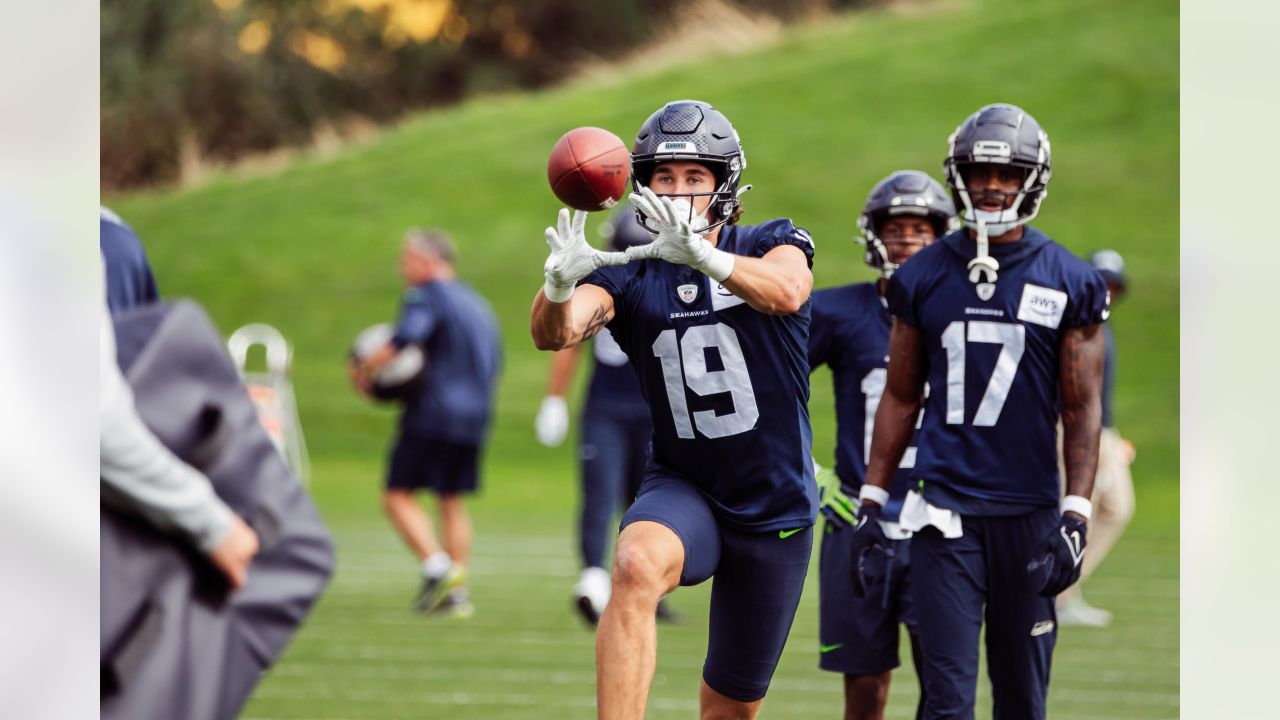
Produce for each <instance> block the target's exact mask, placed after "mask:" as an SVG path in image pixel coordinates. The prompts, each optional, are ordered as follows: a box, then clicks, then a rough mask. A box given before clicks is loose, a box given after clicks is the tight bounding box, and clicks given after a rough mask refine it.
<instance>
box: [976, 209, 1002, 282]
mask: <svg viewBox="0 0 1280 720" xmlns="http://www.w3.org/2000/svg"><path fill="white" fill-rule="evenodd" d="M977 226H978V228H977V230H978V256H977V257H975V258H974V259H972V260H970V261H969V282H971V283H974V284H975V285H976V284H978V283H983V282H989V283H994V282H995V281H996V277H997V274H996V271H997V270H999V269H1000V262H999V261H998V260H996V259H995V258H993V257H991V255H989V254H988V253H987V249H988V244H989V243H988V240H987V222H986V221H985V220H982V219H981V218H979V219H978V221H977ZM984 275H985V276H986V279H985V280H984V279H983V276H984Z"/></svg>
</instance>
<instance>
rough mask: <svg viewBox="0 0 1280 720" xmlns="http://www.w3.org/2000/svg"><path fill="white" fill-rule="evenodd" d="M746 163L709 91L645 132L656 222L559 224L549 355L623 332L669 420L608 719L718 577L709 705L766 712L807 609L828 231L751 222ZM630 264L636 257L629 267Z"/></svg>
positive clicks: (636, 534) (660, 425)
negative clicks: (686, 601) (660, 616)
mask: <svg viewBox="0 0 1280 720" xmlns="http://www.w3.org/2000/svg"><path fill="white" fill-rule="evenodd" d="M745 167H746V158H745V157H744V155H743V152H742V145H741V143H740V142H739V140H738V134H737V132H736V131H735V130H734V128H733V126H732V125H731V124H730V123H729V120H728V119H727V118H726V117H725V116H724V115H723V114H721V113H720V112H719V111H718V110H716V109H715V108H713V107H711V106H710V105H708V104H707V103H704V102H697V101H692V100H685V101H677V102H672V103H668V104H667V105H665V106H664V107H662V108H661V109H659V110H658V111H657V112H655V113H654V114H653V115H652V116H651V117H650V118H649V119H648V120H646V121H645V123H644V125H643V126H641V128H640V131H639V132H638V133H637V136H636V141H635V145H634V148H633V153H632V164H631V168H632V177H633V181H634V188H635V192H634V193H633V194H632V195H631V202H632V204H633V205H634V206H635V208H636V211H637V219H638V220H639V221H640V223H641V225H643V226H644V227H645V228H647V229H648V230H649V231H650V232H651V233H653V234H654V235H655V239H654V241H653V242H652V243H650V244H648V245H642V246H640V247H634V248H630V249H629V250H627V252H626V253H619V252H614V253H603V252H600V251H597V250H594V249H592V248H591V247H590V246H589V245H588V244H587V242H586V239H585V238H584V237H583V235H582V226H583V223H584V221H585V217H584V215H582V214H577V215H574V216H573V217H572V218H571V217H570V215H569V212H568V211H567V210H562V211H561V213H560V219H559V224H558V227H557V228H555V229H551V228H549V229H548V230H547V241H548V243H549V244H550V245H551V256H550V257H549V258H548V260H547V262H546V266H545V273H546V284H545V286H544V288H543V289H542V291H541V292H539V293H538V294H537V296H536V298H535V299H534V304H533V313H532V314H533V318H532V333H533V338H534V342H535V344H536V345H537V346H538V347H539V348H541V349H544V350H558V349H560V348H564V347H570V346H573V345H575V344H577V343H580V342H582V341H583V340H586V339H587V338H590V337H592V336H594V335H595V334H596V333H598V332H599V331H600V329H601V328H603V327H605V326H608V329H609V330H610V332H611V333H612V334H613V337H614V339H615V340H617V342H618V345H619V347H621V348H622V350H623V352H625V353H626V354H627V357H628V358H629V359H630V360H631V364H632V367H633V368H634V369H635V372H636V375H637V377H638V379H639V381H640V389H641V392H642V394H643V395H644V398H645V401H646V403H647V404H648V406H649V410H650V418H651V420H652V421H653V428H654V430H653V437H652V454H651V460H650V462H649V465H648V467H647V468H646V469H645V477H644V481H643V483H642V484H641V487H640V493H639V496H638V497H637V499H636V501H635V503H634V504H633V505H632V506H631V508H630V509H628V510H627V512H626V514H625V515H624V516H623V520H622V530H621V533H620V535H619V537H618V540H617V544H616V547H615V552H614V563H613V573H612V597H611V598H610V600H609V605H608V606H607V607H606V608H605V612H604V616H603V617H602V618H601V620H600V628H599V631H598V633H597V635H596V678H597V683H596V691H597V707H598V713H599V716H600V717H601V718H610V719H622V718H633V719H638V718H641V717H643V716H644V710H645V705H646V703H647V699H648V692H649V686H650V684H651V682H652V680H653V673H654V664H655V659H656V652H657V636H656V630H655V625H654V611H655V608H656V607H657V603H658V599H659V598H660V597H662V596H663V595H665V594H666V593H668V592H670V591H671V590H673V589H674V588H676V587H677V586H678V585H695V584H698V583H701V582H703V581H705V580H707V579H709V578H711V577H712V576H713V575H714V576H715V581H714V584H713V585H712V589H711V618H710V628H709V640H708V652H707V658H706V662H705V664H704V666H703V670H702V685H701V690H700V698H699V700H700V704H701V708H702V712H701V717H703V718H730V717H732V718H753V717H755V715H756V713H757V712H758V711H759V708H760V705H761V703H762V702H763V699H764V696H765V692H766V691H767V690H768V687H769V681H770V680H771V679H772V677H773V671H774V669H775V667H776V666H777V662H778V658H779V656H780V655H781V653H782V647H783V644H784V643H785V642H786V638H787V633H788V631H789V630H790V628H791V622H792V620H793V619H794V617H795V611H796V607H797V605H798V604H799V601H800V593H801V589H802V586H803V583H804V577H805V573H806V571H807V570H808V565H809V552H810V549H811V547H812V543H813V535H812V532H811V531H810V529H811V527H812V525H813V522H814V517H815V515H816V514H817V488H816V487H815V485H814V480H813V464H812V462H811V461H810V460H809V453H810V449H811V445H812V431H811V430H810V427H809V414H808V408H807V407H806V402H807V399H808V394H809V362H808V358H807V356H806V343H807V341H808V334H809V292H810V289H811V288H812V285H813V275H812V273H811V271H810V264H811V262H812V257H813V241H812V240H811V239H810V237H809V234H808V233H807V232H806V231H804V230H803V229H801V228H798V227H796V226H795V225H793V224H792V223H791V221H790V220H783V219H779V220H771V221H768V222H766V223H763V224H761V225H756V226H738V225H737V224H736V223H737V220H738V218H739V216H740V214H741V203H740V199H739V195H740V194H741V193H742V191H743V190H745V189H746V188H745V187H739V184H740V180H741V177H742V172H743V169H744V168H745ZM628 260H638V261H639V262H633V263H631V264H629V265H625V267H610V266H614V265H624V264H625V263H626V262H627V261H628Z"/></svg>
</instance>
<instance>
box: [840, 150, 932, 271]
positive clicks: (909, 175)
mask: <svg viewBox="0 0 1280 720" xmlns="http://www.w3.org/2000/svg"><path fill="white" fill-rule="evenodd" d="M899 215H915V216H918V217H922V218H924V219H925V220H927V221H928V222H929V223H930V224H931V225H933V233H934V236H935V237H939V238H940V237H942V236H943V235H946V234H947V233H948V232H949V231H950V230H952V229H954V227H955V226H956V218H955V215H956V207H955V204H954V203H952V202H951V198H950V197H949V196H948V195H947V191H946V190H945V189H944V188H943V187H942V183H940V182H938V181H937V180H934V179H933V178H931V177H929V175H928V174H927V173H923V172H920V171H919V170H899V171H898V172H895V173H893V174H892V175H890V176H888V177H886V178H884V179H883V180H881V181H880V182H878V183H876V186H875V187H874V188H872V189H871V194H869V195H867V202H866V204H865V205H863V207H862V214H861V215H859V216H858V230H860V231H862V236H861V237H859V238H858V242H861V243H863V244H864V245H866V246H867V251H866V253H865V254H864V255H863V256H862V259H863V260H864V261H865V262H866V263H867V265H868V266H869V267H871V268H872V269H874V270H876V271H878V272H879V273H880V277H882V278H885V279H888V278H890V277H892V276H893V272H894V271H895V270H897V269H898V266H897V264H896V263H892V262H890V261H889V250H888V248H886V247H885V244H884V241H883V240H881V239H880V229H881V228H882V227H883V226H884V223H885V221H886V220H888V219H889V218H891V217H895V216H899Z"/></svg>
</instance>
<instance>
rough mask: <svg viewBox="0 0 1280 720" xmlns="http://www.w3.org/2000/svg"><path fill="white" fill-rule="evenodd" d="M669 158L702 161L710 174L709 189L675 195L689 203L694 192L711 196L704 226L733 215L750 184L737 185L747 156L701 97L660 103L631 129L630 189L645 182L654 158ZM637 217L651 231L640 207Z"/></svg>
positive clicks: (721, 116)
mask: <svg viewBox="0 0 1280 720" xmlns="http://www.w3.org/2000/svg"><path fill="white" fill-rule="evenodd" d="M671 161H687V162H696V163H701V164H702V165H705V166H706V167H707V169H708V170H710V171H711V173H712V174H713V175H714V176H715V179H716V189H715V190H714V191H713V192H707V193H689V194H687V195H681V196H680V197H687V198H689V202H690V204H691V205H692V204H693V198H695V197H706V196H710V197H711V206H710V215H711V217H708V218H707V219H708V221H709V222H710V224H709V225H708V226H707V230H712V229H714V228H716V227H719V226H720V225H724V224H725V223H732V222H733V221H734V215H735V214H737V211H738V208H739V207H741V205H742V201H741V200H739V199H738V198H739V196H740V195H741V194H742V193H744V192H746V191H747V190H749V189H751V186H750V185H746V186H742V187H741V189H740V188H739V184H740V182H741V180H742V171H743V170H745V169H746V168H747V158H746V155H744V154H743V152H742V143H741V142H740V141H739V140H738V131H737V130H735V129H734V128H733V125H732V124H730V122H729V118H727V117H725V116H724V114H723V113H721V112H720V111H719V110H716V109H715V108H713V107H711V105H709V104H707V103H705V102H702V101H700V100H677V101H675V102H669V103H667V104H666V105H664V106H662V108H661V109H660V110H658V111H657V112H655V113H654V114H653V115H650V116H649V119H648V120H645V121H644V124H643V125H641V126H640V130H639V132H637V133H636V142H635V145H634V147H633V148H632V150H631V182H632V186H633V187H634V189H635V191H636V192H639V191H640V188H642V187H648V185H649V181H650V180H651V179H652V178H653V171H654V169H655V168H657V166H658V165H659V164H661V163H664V162H671ZM636 217H637V219H638V220H639V222H640V224H641V225H642V226H643V227H644V228H645V229H647V230H650V231H653V230H652V228H650V227H649V224H648V223H647V222H646V218H645V216H644V213H642V212H640V211H638V210H637V211H636Z"/></svg>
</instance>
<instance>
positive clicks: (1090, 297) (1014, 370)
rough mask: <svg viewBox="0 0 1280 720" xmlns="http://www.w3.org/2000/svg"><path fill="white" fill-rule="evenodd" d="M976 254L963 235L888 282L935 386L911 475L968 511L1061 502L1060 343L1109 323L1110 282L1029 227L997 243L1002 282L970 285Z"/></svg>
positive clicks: (893, 305) (927, 493) (949, 504)
mask: <svg viewBox="0 0 1280 720" xmlns="http://www.w3.org/2000/svg"><path fill="white" fill-rule="evenodd" d="M974 255H975V243H974V241H973V240H972V239H970V238H969V236H968V233H967V232H966V231H965V230H963V229H961V230H958V231H956V232H953V233H951V234H949V235H947V236H946V237H944V238H943V239H942V240H941V241H940V242H937V243H934V244H933V245H931V246H929V247H927V248H925V249H924V250H921V251H920V252H919V253H917V254H916V255H915V256H914V257H913V258H912V259H911V262H909V263H906V264H904V265H903V266H902V267H901V268H899V269H898V271H897V272H896V273H894V276H893V278H892V279H890V280H889V287H888V290H887V291H886V297H887V299H888V302H889V310H890V312H892V313H893V314H894V316H896V317H897V318H899V319H900V320H901V321H902V322H904V323H907V324H909V325H912V326H914V327H917V328H919V329H920V331H921V333H922V335H923V340H924V344H925V349H926V354H927V368H928V369H927V372H928V381H929V385H930V386H931V387H932V388H933V392H932V393H931V394H930V396H929V397H928V399H927V400H926V401H925V412H924V419H923V422H922V424H921V427H920V430H919V431H918V432H917V434H916V443H917V448H918V449H917V453H916V463H915V469H914V473H913V476H914V477H916V478H920V479H922V480H923V481H924V485H923V487H924V497H925V499H926V500H927V501H928V502H929V503H931V504H933V505H936V506H938V507H943V508H949V509H952V510H956V511H958V512H960V513H961V514H971V515H1009V514H1021V513H1024V512H1028V511H1030V510H1031V509H1034V508H1036V507H1041V506H1051V505H1053V506H1056V505H1057V504H1058V502H1059V500H1060V497H1061V490H1060V489H1059V486H1058V462H1057V454H1058V452H1057V439H1056V431H1055V427H1056V424H1057V419H1058V415H1059V413H1060V410H1061V403H1060V399H1059V385H1058V382H1059V379H1058V356H1059V345H1060V342H1061V340H1062V336H1063V333H1064V332H1066V331H1067V330H1069V329H1072V328H1078V327H1083V326H1087V325H1096V324H1098V323H1101V322H1103V321H1104V320H1106V319H1107V315H1108V313H1109V312H1110V310H1109V303H1110V297H1109V296H1108V294H1107V285H1106V283H1105V282H1104V281H1103V279H1102V276H1101V275H1100V274H1098V272H1097V271H1096V270H1094V269H1093V268H1092V267H1091V266H1090V265H1089V264H1088V263H1086V262H1084V261H1083V260H1080V259H1079V258H1077V257H1075V256H1074V255H1072V254H1071V253H1070V252H1069V251H1067V249H1066V248H1063V247H1062V246H1061V245H1058V244H1057V243H1054V242H1053V241H1051V240H1050V239H1049V238H1048V236H1046V235H1045V234H1044V233H1042V232H1040V231H1038V230H1035V229H1034V228H1030V227H1028V228H1026V231H1025V233H1024V235H1023V239H1022V240H1021V241H1019V242H1016V243H1008V244H994V243H993V244H992V245H991V255H992V256H993V257H994V258H996V260H998V261H999V263H1000V270H999V278H998V280H997V282H996V283H995V284H994V286H991V285H989V284H985V283H984V284H979V285H975V284H974V283H972V282H970V281H969V277H968V276H969V273H968V269H967V265H968V262H969V260H971V259H972V258H973V257H974ZM984 296H985V299H984Z"/></svg>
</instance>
